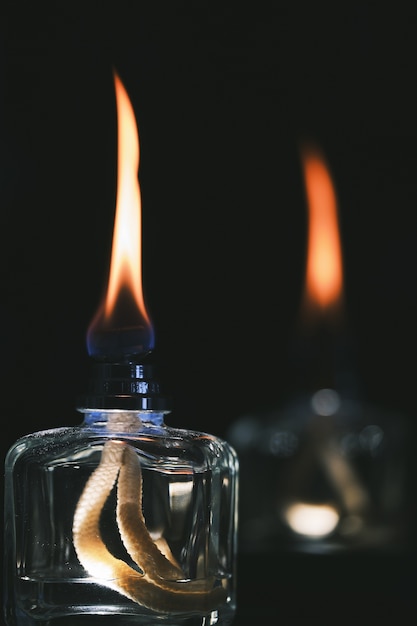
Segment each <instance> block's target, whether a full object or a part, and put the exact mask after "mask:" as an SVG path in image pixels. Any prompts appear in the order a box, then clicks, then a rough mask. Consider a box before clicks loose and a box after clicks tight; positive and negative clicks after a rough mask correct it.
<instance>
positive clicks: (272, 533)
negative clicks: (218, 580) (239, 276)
mask: <svg viewBox="0 0 417 626" xmlns="http://www.w3.org/2000/svg"><path fill="white" fill-rule="evenodd" d="M302 165H303V171H304V178H305V186H306V196H307V201H308V209H309V211H308V245H307V263H306V279H305V289H304V294H303V296H304V297H303V301H302V306H301V312H300V316H299V319H298V320H297V325H296V332H295V333H294V336H293V337H292V343H291V344H290V347H289V348H290V349H289V359H288V360H289V371H290V372H291V374H292V379H291V380H290V385H291V388H292V389H291V390H290V391H289V393H288V394H287V398H288V401H287V403H286V405H284V406H279V407H272V408H271V409H270V410H264V411H263V412H260V413H256V412H254V413H253V414H248V415H243V416H241V417H240V418H239V419H238V420H236V421H235V423H234V424H233V425H232V427H231V429H230V431H229V434H228V441H230V442H231V443H232V445H233V446H234V447H235V449H236V450H237V452H238V454H239V459H240V471H241V482H242V489H241V493H240V499H239V501H240V517H239V519H240V526H239V528H240V531H239V537H240V546H241V549H242V551H244V552H268V553H269V552H270V551H273V550H276V551H287V550H290V551H300V552H308V553H319V554H324V553H334V552H338V553H340V552H346V551H347V550H349V551H350V552H356V551H373V552H376V551H378V552H381V551H382V552H390V553H391V552H399V551H404V550H405V549H407V545H409V542H410V539H411V529H412V523H413V522H412V515H411V511H412V507H411V503H410V501H409V500H410V495H409V494H411V493H412V490H411V489H410V485H409V484H408V480H409V479H408V476H409V472H408V469H409V464H410V458H411V449H410V445H411V444H412V439H411V438H410V437H409V436H408V435H407V431H408V429H407V422H406V417H405V416H403V415H401V414H395V413H391V412H389V411H387V410H385V409H384V410H383V409H381V408H380V407H377V406H373V405H372V404H370V403H367V402H366V401H363V400H362V399H361V397H360V393H359V390H358V377H357V373H356V371H355V360H356V359H355V351H356V350H355V346H354V341H353V338H352V336H351V335H350V333H349V332H348V327H347V323H346V316H345V313H344V303H343V300H344V294H343V271H342V270H343V268H342V248H341V242H340V235H339V224H338V211H337V201H336V194H335V190H334V186H333V183H332V179H331V176H330V171H329V168H328V166H327V163H326V160H325V158H324V156H323V154H322V152H321V151H320V150H319V148H318V147H317V146H315V145H305V146H303V149H302ZM277 384H278V383H277ZM255 501H256V502H257V506H256V507H254V506H253V502H255Z"/></svg>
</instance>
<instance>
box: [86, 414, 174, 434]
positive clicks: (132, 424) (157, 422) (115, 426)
mask: <svg viewBox="0 0 417 626" xmlns="http://www.w3.org/2000/svg"><path fill="white" fill-rule="evenodd" d="M78 411H79V412H80V413H83V414H84V423H83V425H84V426H89V427H97V428H105V429H106V430H110V431H114V432H135V431H137V430H139V429H140V428H142V427H143V426H164V425H165V424H164V417H165V414H166V413H169V412H170V411H143V410H142V411H125V410H122V409H94V410H91V409H78Z"/></svg>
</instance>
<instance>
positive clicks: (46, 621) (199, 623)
mask: <svg viewBox="0 0 417 626" xmlns="http://www.w3.org/2000/svg"><path fill="white" fill-rule="evenodd" d="M98 611H102V609H101V608H98ZM98 611H97V613H95V614H94V615H93V614H87V613H79V612H78V611H77V612H73V613H71V614H68V615H59V616H49V617H44V618H39V616H37V617H33V616H30V615H28V614H27V613H25V612H23V611H18V612H17V613H16V615H15V616H13V618H11V621H8V622H7V623H8V624H10V626H74V624H75V623H76V624H77V626H105V625H107V626H229V625H231V624H232V622H233V619H234V617H235V609H234V608H233V607H231V606H227V607H223V608H222V609H219V610H213V611H210V613H207V614H205V615H188V616H180V615H158V616H153V617H152V616H145V615H128V614H115V613H106V612H102V613H100V614H99V613H98Z"/></svg>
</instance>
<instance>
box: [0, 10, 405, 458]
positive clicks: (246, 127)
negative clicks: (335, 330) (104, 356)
mask: <svg viewBox="0 0 417 626" xmlns="http://www.w3.org/2000/svg"><path fill="white" fill-rule="evenodd" d="M252 4H253V3H252ZM254 7H255V5H254V4H253V6H250V5H246V4H245V3H244V6H242V5H241V4H239V3H229V2H219V3H214V2H203V1H198V2H193V3H192V2H176V3H174V2H156V3H141V2H117V3H116V2H112V3H109V5H108V7H107V8H105V7H104V6H101V5H100V6H99V5H97V7H96V8H95V9H93V7H92V6H90V5H89V6H88V8H87V9H86V8H85V6H84V5H82V6H80V8H79V9H77V7H76V5H74V4H72V8H71V9H68V10H65V9H64V8H63V7H60V8H59V9H58V8H57V7H55V5H53V4H51V6H50V7H49V8H48V4H46V5H44V8H43V9H42V11H39V10H38V11H36V12H34V11H33V9H30V8H28V7H21V6H19V5H18V4H17V3H14V4H13V3H12V4H11V5H10V7H9V9H6V10H4V15H3V19H2V21H1V25H0V28H1V31H0V33H1V65H0V72H1V73H0V82H1V100H0V107H1V108H0V125H1V126H0V127H1V142H0V150H1V153H0V154H1V157H0V158H1V161H0V165H1V167H0V176H1V178H0V180H1V200H0V202H1V207H2V208H1V214H0V219H1V230H0V233H1V246H0V250H1V263H0V271H1V282H2V285H1V294H2V307H1V308H2V318H1V319H2V321H1V326H0V328H1V335H0V341H1V355H2V358H1V366H2V373H1V399H2V414H3V424H4V429H3V433H4V434H3V437H2V451H3V453H5V451H6V449H7V448H8V447H9V446H10V444H11V443H12V442H13V441H14V440H15V439H16V437H17V436H19V435H21V434H24V433H26V432H32V431H34V430H38V429H42V428H45V427H57V426H62V425H68V424H78V423H79V422H80V418H81V416H80V415H79V414H78V413H77V412H76V411H75V398H76V396H77V394H78V393H79V392H80V391H81V390H82V389H83V388H84V385H85V381H86V378H87V376H88V372H89V362H88V358H87V353H86V347H85V333H86V329H87V326H88V323H89V321H90V320H91V318H92V316H93V314H94V312H95V310H96V307H97V305H98V302H99V299H100V298H101V293H102V290H103V287H104V280H105V276H106V272H107V269H108V263H109V258H110V245H111V236H112V229H113V216H114V195H115V162H116V144H115V104H114V93H113V83H112V66H115V67H116V68H117V70H118V72H119V74H120V76H121V78H122V80H123V82H124V84H125V86H126V88H127V90H128V92H129V95H130V97H131V100H132V102H133V105H134V108H135V112H136V116H137V119H138V126H139V135H140V142H141V165H140V174H139V178H140V184H141V192H142V202H143V229H144V242H143V246H144V250H143V253H144V287H145V294H146V300H147V304H148V307H149V309H150V311H151V315H152V318H153V321H154V325H155V331H156V340H157V351H156V357H157V361H158V362H159V364H160V368H161V369H160V371H161V373H162V375H163V382H164V384H166V385H167V387H168V388H169V390H170V392H172V393H173V396H174V406H173V409H174V410H173V413H172V416H170V417H169V419H168V420H167V421H169V423H170V424H173V425H176V426H180V427H185V428H189V427H191V428H195V429H197V430H206V431H209V432H212V433H213V434H217V435H220V436H223V435H224V434H225V433H226V432H227V429H228V427H229V425H230V424H231V423H232V422H233V421H234V420H235V419H236V418H237V417H238V416H240V415H241V414H242V413H244V412H246V411H248V410H251V411H257V410H258V409H262V408H263V407H264V406H274V405H279V404H280V403H281V402H282V401H283V400H284V398H285V395H286V389H287V387H288V385H289V384H291V381H290V380H289V379H288V377H289V375H288V362H287V359H288V355H287V352H286V346H287V339H288V336H289V334H290V332H291V329H292V326H293V324H294V319H295V316H296V315H297V312H298V309H299V303H300V297H301V290H302V283H303V273H304V264H305V250H306V203H305V197H304V191H303V185H302V178H301V170H300V162H299V152H298V148H299V144H300V142H302V141H303V140H305V139H311V140H313V141H315V142H316V143H317V144H318V145H319V146H320V147H321V148H322V150H323V151H324V153H325V155H326V157H327V160H328V163H329V165H330V167H331V172H332V176H333V180H334V183H335V186H336V191H337V195H338V199H339V208H340V219H341V237H342V244H343V257H344V269H345V275H344V285H345V291H346V310H347V317H348V320H349V324H350V327H351V329H352V332H353V335H354V337H355V339H356V342H357V356H358V360H357V367H358V373H359V379H360V382H361V387H362V389H361V392H362V394H363V396H364V397H365V398H366V399H367V400H369V401H371V402H375V403H377V404H379V405H381V406H383V407H385V408H388V409H392V410H394V411H400V412H402V413H404V414H406V415H407V416H409V418H410V424H412V425H414V421H413V420H414V416H415V412H416V395H415V374H416V369H415V354H416V347H417V345H416V333H415V326H416V324H415V320H416V312H417V306H416V286H417V285H416V268H417V263H416V248H417V246H416V233H417V230H416V189H417V186H416V172H417V158H416V157H417V154H416V139H417V129H416V116H415V111H416V110H417V109H416V104H417V102H416V80H415V77H416V58H417V56H416V52H417V50H416V38H415V32H416V8H415V5H414V3H411V2H408V3H400V4H399V5H396V8H395V13H393V11H392V9H389V8H388V7H387V8H386V9H384V8H382V6H381V5H374V4H373V3H368V2H365V3H361V4H360V5H359V6H358V7H353V6H349V8H348V9H346V10H345V11H344V10H343V9H340V8H338V9H336V8H334V7H336V5H334V7H333V8H329V7H327V8H326V9H320V7H318V6H317V5H316V4H315V3H310V4H309V5H307V7H306V6H302V5H300V3H298V2H292V3H289V2H288V3H275V2H259V3H256V8H254Z"/></svg>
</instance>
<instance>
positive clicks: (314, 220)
mask: <svg viewBox="0 0 417 626" xmlns="http://www.w3.org/2000/svg"><path fill="white" fill-rule="evenodd" d="M301 156H302V164H303V172H304V180H305V186H306V195H307V203H308V246H307V265H306V277H305V294H304V299H305V304H306V308H307V309H308V310H309V311H310V312H311V311H312V310H317V309H318V310H320V311H323V310H330V309H332V310H334V309H337V308H339V306H340V303H341V300H342V292H343V269H342V251H341V242H340V236H339V225H338V209H337V200H336V194H335V190H334V187H333V183H332V179H331V176H330V173H329V169H328V167H327V165H326V162H325V160H324V158H323V156H322V155H321V154H320V152H319V150H317V149H316V148H313V147H311V146H309V147H304V149H303V150H302V153H301Z"/></svg>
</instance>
